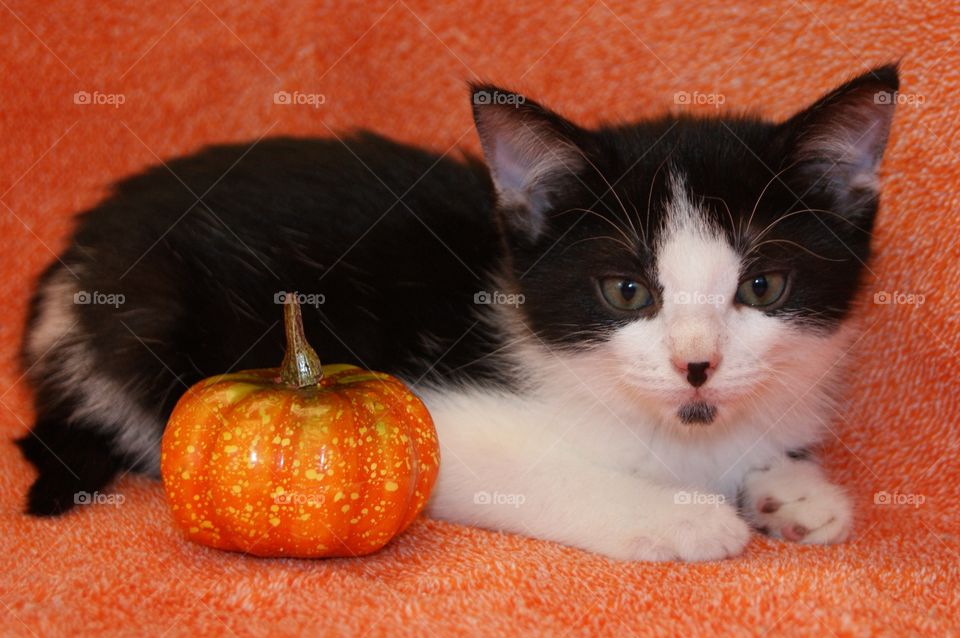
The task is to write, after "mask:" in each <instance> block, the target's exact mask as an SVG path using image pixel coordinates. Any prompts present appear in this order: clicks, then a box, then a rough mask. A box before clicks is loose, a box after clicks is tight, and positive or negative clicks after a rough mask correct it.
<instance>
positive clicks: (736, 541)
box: [629, 503, 750, 562]
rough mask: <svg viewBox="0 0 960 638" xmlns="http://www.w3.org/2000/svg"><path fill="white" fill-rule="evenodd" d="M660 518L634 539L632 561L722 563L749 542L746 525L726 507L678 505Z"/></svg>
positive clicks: (720, 505) (631, 550) (723, 504)
mask: <svg viewBox="0 0 960 638" xmlns="http://www.w3.org/2000/svg"><path fill="white" fill-rule="evenodd" d="M660 518H661V520H659V521H658V522H657V524H656V525H655V526H653V527H647V528H646V529H644V530H643V531H642V532H641V533H639V534H638V535H637V536H636V537H635V538H634V540H633V541H632V543H631V544H630V548H629V554H630V559H631V560H641V561H668V560H682V561H686V562H701V561H712V560H722V559H724V558H730V557H732V556H736V555H738V554H740V553H741V552H742V551H743V548H744V547H745V546H746V544H747V541H749V539H750V528H749V526H748V525H747V523H746V522H744V521H743V519H741V518H740V517H739V516H738V515H737V512H736V510H735V509H734V508H733V507H731V506H729V505H727V504H725V503H718V504H701V503H694V504H690V503H687V504H675V505H673V507H672V508H670V509H669V510H667V512H666V514H665V515H662V516H661V517H660Z"/></svg>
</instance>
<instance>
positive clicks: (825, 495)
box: [742, 459, 853, 545]
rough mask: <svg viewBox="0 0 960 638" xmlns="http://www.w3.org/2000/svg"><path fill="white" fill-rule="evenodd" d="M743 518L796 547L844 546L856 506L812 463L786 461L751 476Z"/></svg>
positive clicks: (851, 525) (746, 483)
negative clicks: (803, 545) (842, 544)
mask: <svg viewBox="0 0 960 638" xmlns="http://www.w3.org/2000/svg"><path fill="white" fill-rule="evenodd" d="M744 488H745V497H746V498H745V499H744V501H743V503H742V505H743V508H744V509H743V514H744V516H745V517H746V518H747V519H748V520H749V521H750V522H751V523H753V524H754V526H756V527H757V528H758V529H760V530H761V531H763V532H765V533H767V534H769V535H770V536H773V537H774V538H780V539H783V540H787V541H791V542H795V543H808V544H815V545H824V544H830V543H840V542H842V541H844V540H846V539H847V537H848V536H849V535H850V532H851V530H852V529H853V506H852V505H851V503H850V498H849V497H848V496H847V495H846V493H844V491H843V489H842V488H841V487H839V486H837V485H834V484H833V483H830V482H829V481H827V480H826V479H825V478H824V477H823V473H822V471H821V470H820V468H819V466H817V465H816V464H815V463H812V462H810V461H795V460H790V459H785V460H784V461H783V462H782V463H776V464H774V465H773V466H772V467H770V468H769V469H761V470H756V471H753V472H750V473H749V474H748V475H747V476H746V478H745V481H744Z"/></svg>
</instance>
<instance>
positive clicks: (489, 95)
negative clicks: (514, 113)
mask: <svg viewBox="0 0 960 638" xmlns="http://www.w3.org/2000/svg"><path fill="white" fill-rule="evenodd" d="M526 101H527V98H525V97H523V96H522V95H517V94H516V93H506V92H504V91H485V90H484V91H476V92H474V94H473V103H474V104H475V105H476V106H484V105H486V104H499V105H504V106H512V107H514V108H517V107H519V106H520V105H521V104H523V103H524V102H526Z"/></svg>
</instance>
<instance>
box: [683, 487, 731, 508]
mask: <svg viewBox="0 0 960 638" xmlns="http://www.w3.org/2000/svg"><path fill="white" fill-rule="evenodd" d="M673 502H674V504H676V505H713V506H714V507H720V506H721V505H723V504H724V503H726V502H727V497H726V496H724V495H723V494H709V493H704V492H697V491H696V490H694V491H693V492H688V491H686V490H680V491H679V492H677V493H675V494H674V495H673Z"/></svg>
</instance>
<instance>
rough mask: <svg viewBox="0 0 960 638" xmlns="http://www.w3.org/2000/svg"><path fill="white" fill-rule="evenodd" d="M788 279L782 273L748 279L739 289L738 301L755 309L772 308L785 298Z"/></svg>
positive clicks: (769, 273)
mask: <svg viewBox="0 0 960 638" xmlns="http://www.w3.org/2000/svg"><path fill="white" fill-rule="evenodd" d="M786 288H787V277H786V275H783V274H781V273H776V272H768V273H763V274H761V275H753V276H752V277H747V278H746V279H744V280H743V281H742V282H740V287H739V288H737V301H738V302H740V303H742V304H744V305H747V306H753V307H754V308H763V307H766V306H772V305H773V304H775V303H776V302H777V301H779V300H780V298H781V297H782V296H783V292H784V290H786Z"/></svg>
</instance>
